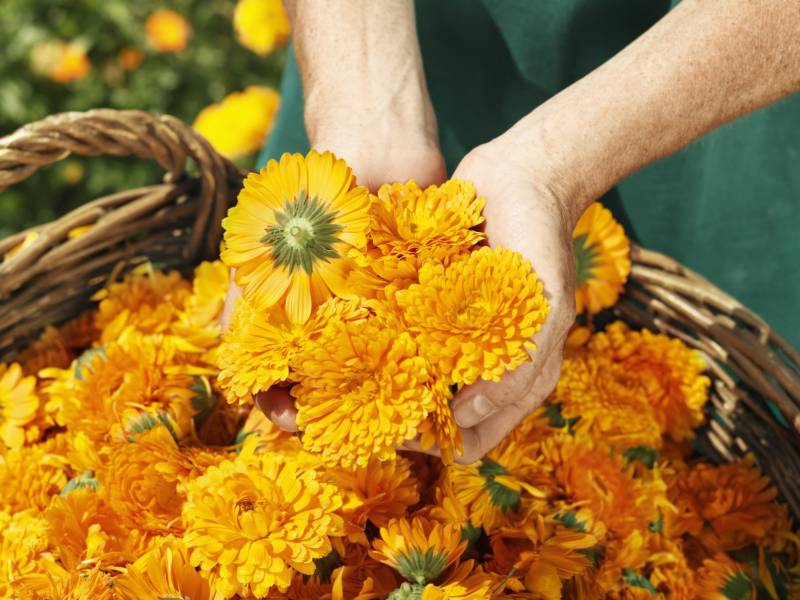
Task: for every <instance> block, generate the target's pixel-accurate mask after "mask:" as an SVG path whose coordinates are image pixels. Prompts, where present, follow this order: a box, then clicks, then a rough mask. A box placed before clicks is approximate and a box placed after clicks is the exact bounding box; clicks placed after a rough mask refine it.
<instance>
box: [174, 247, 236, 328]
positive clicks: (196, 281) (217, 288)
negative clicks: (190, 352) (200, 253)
mask: <svg viewBox="0 0 800 600" xmlns="http://www.w3.org/2000/svg"><path fill="white" fill-rule="evenodd" d="M229 275H230V273H229V270H228V268H227V267H226V266H225V265H224V264H223V263H222V261H219V260H215V261H206V262H202V263H200V264H199V265H198V266H197V268H196V269H195V270H194V277H193V279H192V293H191V295H190V296H189V297H188V298H186V300H185V301H184V302H183V313H182V314H181V315H180V322H181V324H182V325H185V326H186V327H187V328H189V327H200V328H205V327H209V326H214V327H215V328H216V327H217V326H218V325H217V321H218V320H219V316H220V313H221V312H222V307H223V305H224V304H225V296H226V294H227V293H228V285H229V283H230V276H229ZM215 331H218V330H217V329H215Z"/></svg>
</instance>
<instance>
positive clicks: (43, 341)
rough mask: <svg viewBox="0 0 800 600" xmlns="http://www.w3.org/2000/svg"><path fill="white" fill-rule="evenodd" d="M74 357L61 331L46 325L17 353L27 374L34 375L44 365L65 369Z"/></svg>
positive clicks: (18, 359)
mask: <svg viewBox="0 0 800 600" xmlns="http://www.w3.org/2000/svg"><path fill="white" fill-rule="evenodd" d="M74 358H75V356H74V355H73V353H72V352H71V350H70V348H69V347H68V346H67V344H66V342H65V340H64V339H63V337H62V336H61V332H60V331H59V330H58V329H56V328H55V327H53V326H52V325H48V326H47V327H45V329H44V331H42V333H41V334H40V335H39V337H38V339H37V340H36V341H34V342H33V343H32V344H31V345H30V346H28V347H27V348H26V349H25V350H23V351H22V352H20V353H19V356H18V357H17V361H18V362H19V364H20V366H22V370H23V371H24V372H25V373H26V374H27V375H36V374H37V373H38V372H39V371H41V370H42V369H44V368H45V367H55V368H56V369H66V368H67V367H68V366H69V365H70V363H71V362H72V360H73V359H74Z"/></svg>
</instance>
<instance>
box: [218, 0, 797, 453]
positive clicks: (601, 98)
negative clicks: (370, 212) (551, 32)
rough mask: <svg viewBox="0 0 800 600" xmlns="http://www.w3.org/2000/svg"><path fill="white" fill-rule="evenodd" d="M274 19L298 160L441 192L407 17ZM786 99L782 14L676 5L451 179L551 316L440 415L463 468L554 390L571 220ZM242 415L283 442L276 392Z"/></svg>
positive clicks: (565, 315) (285, 410)
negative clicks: (641, 173) (650, 170)
mask: <svg viewBox="0 0 800 600" xmlns="http://www.w3.org/2000/svg"><path fill="white" fill-rule="evenodd" d="M286 4H287V9H288V11H289V15H290V19H291V21H292V24H293V30H294V42H295V50H296V52H297V58H298V62H299V65H300V70H301V73H302V77H303V88H304V94H305V98H306V105H305V122H306V128H307V130H308V134H309V139H310V140H311V143H312V146H313V147H315V148H318V149H329V150H332V151H333V152H334V153H336V154H337V155H338V156H340V157H342V158H344V159H345V160H347V162H348V163H349V164H350V165H351V166H352V167H353V170H354V172H355V173H356V175H357V177H358V179H359V182H361V183H364V184H366V185H368V186H369V187H370V188H372V189H375V188H376V187H377V186H378V185H380V184H381V183H383V182H390V181H405V180H407V179H415V180H416V181H417V182H418V183H420V184H421V185H427V184H430V183H438V182H441V181H442V180H444V178H445V177H446V175H445V170H444V163H443V161H442V157H441V153H440V152H439V149H438V139H437V130H436V119H435V115H434V113H433V110H432V107H431V102H430V99H429V97H428V93H427V89H426V84H425V78H424V73H423V70H422V59H421V56H420V51H419V45H418V41H417V34H416V25H415V20H414V8H413V2H411V1H409V0H371V1H370V2H361V1H359V0H294V1H291V2H287V3H286ZM332 23H335V24H336V26H335V27H332V26H331V24H332ZM798 90H800V3H798V2H797V0H683V2H681V3H680V4H679V5H678V6H677V7H676V8H675V9H674V10H672V11H671V12H670V13H668V14H667V15H666V16H665V17H664V18H663V19H662V20H661V21H659V22H658V23H657V24H656V25H655V26H654V27H652V28H651V29H650V30H649V31H647V32H646V33H644V34H643V35H642V36H641V37H639V38H638V39H637V40H635V41H634V42H633V43H632V44H630V45H629V46H628V47H627V48H625V49H624V50H623V51H622V52H620V53H619V54H617V55H616V56H614V57H613V58H611V59H610V60H609V61H608V62H606V63H605V64H603V65H602V66H600V67H599V68H598V69H596V70H595V71H593V72H591V73H589V74H588V75H587V76H585V77H584V78H583V79H581V80H579V81H577V82H576V83H574V84H573V85H571V86H570V87H568V88H566V89H565V90H563V91H562V92H560V93H559V94H557V95H556V96H554V97H553V98H551V99H550V100H549V101H547V102H546V103H544V104H542V105H541V106H539V107H536V108H535V109H533V110H532V112H531V113H530V114H528V115H527V116H525V117H524V118H522V119H521V120H520V121H519V122H517V123H516V124H515V125H514V126H513V127H511V129H509V130H508V131H507V132H506V133H504V134H503V135H501V136H500V137H498V138H496V139H494V140H491V141H488V142H487V143H485V144H483V145H481V146H479V147H477V148H475V149H474V150H472V151H471V152H470V153H469V154H467V155H466V156H465V157H464V159H463V160H462V162H461V163H460V164H459V166H458V168H457V169H456V171H455V173H454V174H453V176H454V177H457V178H460V179H465V180H469V181H472V182H473V183H474V184H475V186H476V188H477V189H478V191H479V193H480V194H481V195H483V196H485V197H486V198H487V205H486V209H485V211H484V214H485V216H486V233H487V236H488V239H489V243H490V244H491V245H502V246H505V247H507V248H511V249H513V250H517V251H519V252H520V253H522V254H523V255H524V256H525V257H527V258H528V259H529V260H530V261H531V263H532V265H533V267H534V269H535V270H536V272H537V273H538V275H539V276H540V278H541V279H542V281H543V283H544V286H545V293H546V295H547V298H548V301H549V303H550V306H551V313H550V316H549V318H548V320H547V322H546V324H545V326H544V327H543V328H542V331H541V332H540V333H539V334H537V336H536V338H535V339H534V341H535V343H536V345H537V351H536V352H535V354H534V359H533V361H532V362H531V363H527V364H525V365H523V366H521V367H519V368H518V369H516V370H515V371H513V372H510V373H508V374H507V375H506V376H505V377H504V379H503V380H502V381H501V382H499V383H490V382H478V383H476V384H474V385H472V386H469V387H467V388H464V389H463V390H461V392H460V393H459V394H458V395H457V397H456V399H455V400H454V403H453V409H454V413H455V418H456V421H457V422H458V424H459V426H460V427H461V428H462V431H463V435H464V456H463V457H462V458H461V460H462V461H463V462H473V461H475V460H477V459H478V458H480V457H481V456H483V455H484V454H485V453H486V452H488V451H489V450H491V449H492V448H493V447H494V446H496V445H497V444H498V443H499V442H500V441H501V440H502V439H503V437H504V436H505V435H506V434H507V433H508V432H510V431H511V430H512V429H513V428H514V427H515V426H516V425H517V424H518V423H519V422H520V421H521V420H522V419H523V418H524V417H525V416H526V415H527V414H528V413H529V412H531V411H532V410H533V409H535V408H536V407H537V406H539V405H540V404H541V403H542V402H543V401H544V399H545V398H546V397H547V395H548V394H549V393H550V392H551V391H552V389H553V387H554V386H555V384H556V382H557V380H558V375H559V370H560V366H561V357H562V349H563V345H564V341H565V339H566V335H567V332H568V330H569V328H570V326H571V324H572V323H573V321H574V317H575V308H574V279H575V277H574V269H575V258H574V256H573V250H572V230H573V228H574V226H575V224H576V222H577V220H578V217H579V216H580V214H581V213H582V212H583V210H584V209H585V208H586V207H587V206H588V205H589V204H590V203H591V202H592V201H594V200H595V199H596V198H598V197H600V196H601V195H602V194H603V193H604V192H605V191H607V190H608V189H610V188H611V187H613V186H614V185H616V184H617V183H618V182H619V181H620V180H622V179H624V178H625V177H626V176H627V175H629V174H631V173H632V172H634V171H636V170H637V169H639V168H641V167H643V166H645V165H647V164H649V163H651V162H653V161H654V160H657V159H659V158H661V157H663V156H666V155H668V154H670V153H672V152H674V151H676V150H678V149H679V148H681V147H683V146H685V145H686V144H688V143H689V142H691V141H692V140H694V139H695V138H697V137H698V136H700V135H702V134H703V133H705V132H707V131H709V130H711V129H714V128H716V127H718V126H720V125H721V124H723V123H725V122H727V121H730V120H732V119H735V118H736V117H738V116H740V115H743V114H745V113H748V112H750V111H752V110H755V109H757V108H759V107H762V106H765V105H767V104H769V103H771V102H774V101H776V100H778V99H780V98H782V97H784V96H786V95H788V94H790V93H793V92H796V91H798ZM236 293H237V291H236V290H233V291H232V293H231V294H232V296H234V295H235V294H236ZM257 402H258V404H259V406H260V407H261V408H262V410H264V412H265V413H266V414H267V415H268V416H269V417H270V418H271V419H272V420H273V421H275V422H276V423H277V424H278V425H279V426H281V427H284V428H285V429H288V430H295V429H296V425H295V423H294V416H295V414H296V413H295V411H294V407H293V406H292V402H291V398H290V397H289V395H288V393H287V392H286V390H285V389H273V390H270V391H269V392H267V393H265V394H262V395H261V396H260V397H259V398H258V399H257ZM408 446H409V447H410V448H412V449H418V447H417V445H416V444H415V443H414V442H411V443H409V444H408Z"/></svg>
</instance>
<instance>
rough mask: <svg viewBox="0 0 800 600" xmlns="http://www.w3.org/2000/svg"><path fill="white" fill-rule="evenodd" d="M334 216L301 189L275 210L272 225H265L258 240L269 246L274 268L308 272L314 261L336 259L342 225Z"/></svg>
mask: <svg viewBox="0 0 800 600" xmlns="http://www.w3.org/2000/svg"><path fill="white" fill-rule="evenodd" d="M335 218H336V211H331V210H328V209H327V207H326V206H325V205H324V204H323V203H322V202H321V201H320V200H319V198H309V197H308V195H307V194H306V192H305V191H304V190H301V191H300V193H299V194H298V195H297V197H296V198H292V199H291V200H286V202H284V204H283V207H282V208H280V209H279V210H276V211H275V224H274V225H270V226H269V227H267V229H266V233H265V235H264V237H262V238H261V243H262V244H265V245H267V246H269V247H270V249H271V251H272V260H273V261H274V262H275V266H276V267H285V268H286V269H287V270H288V271H289V273H293V272H294V271H296V270H297V269H303V270H304V271H305V272H306V273H308V274H309V275H311V271H312V269H313V266H314V263H315V262H317V261H320V260H324V261H328V260H331V259H334V258H339V253H338V252H337V251H336V248H334V244H335V243H336V242H337V241H338V239H339V238H338V237H337V236H336V234H337V233H339V232H340V231H341V230H342V229H343V228H342V226H341V225H339V224H338V223H336V222H335V221H334V220H335Z"/></svg>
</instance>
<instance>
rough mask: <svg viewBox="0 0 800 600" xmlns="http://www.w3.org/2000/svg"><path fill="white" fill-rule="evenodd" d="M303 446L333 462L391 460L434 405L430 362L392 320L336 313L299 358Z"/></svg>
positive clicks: (297, 392) (298, 398) (344, 464)
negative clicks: (342, 316) (345, 316)
mask: <svg viewBox="0 0 800 600" xmlns="http://www.w3.org/2000/svg"><path fill="white" fill-rule="evenodd" d="M296 363H297V367H296V374H297V379H298V381H299V383H298V384H297V385H296V386H294V387H293V388H292V396H294V398H295V399H296V404H297V425H298V427H299V428H300V429H301V430H302V431H303V432H304V435H303V446H304V447H305V448H306V449H307V450H309V451H310V452H315V453H319V454H320V455H321V457H322V459H323V460H324V461H325V462H326V463H328V464H331V465H341V466H342V467H345V468H350V467H353V466H356V465H358V466H366V465H367V464H368V463H369V461H370V459H371V458H373V457H374V458H377V459H379V460H389V459H392V458H394V456H395V448H396V447H397V446H399V445H400V444H402V443H403V442H404V441H405V440H408V439H411V438H413V437H414V436H415V435H416V434H417V431H418V428H419V425H420V423H421V422H422V420H423V419H424V418H425V417H426V416H427V414H428V413H429V412H430V411H431V410H433V408H434V399H433V394H432V392H431V388H430V384H431V383H432V380H431V374H430V371H429V367H428V363H427V361H425V359H424V358H422V357H421V356H419V354H418V347H417V344H416V343H415V342H414V340H413V339H412V337H411V336H410V335H409V334H408V333H407V332H401V331H399V329H398V328H397V326H396V323H392V322H391V321H390V320H385V319H383V318H381V317H379V316H371V317H369V318H367V319H364V320H360V321H343V320H339V319H334V320H331V321H330V323H329V324H328V325H327V326H326V327H325V329H324V330H323V331H322V333H320V335H319V337H318V338H317V339H316V340H314V341H312V342H310V343H308V344H307V345H306V347H305V348H304V349H303V351H302V352H301V353H300V354H298V356H297V358H296Z"/></svg>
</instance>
